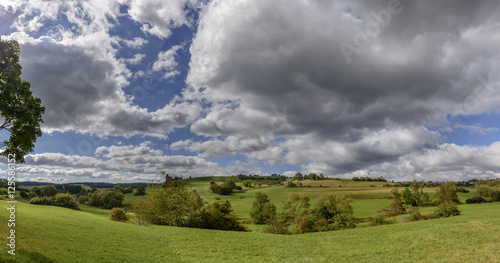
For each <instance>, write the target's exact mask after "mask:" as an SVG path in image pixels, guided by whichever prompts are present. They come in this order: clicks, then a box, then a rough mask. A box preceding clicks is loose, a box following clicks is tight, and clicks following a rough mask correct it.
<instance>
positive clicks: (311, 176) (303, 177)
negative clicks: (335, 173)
mask: <svg viewBox="0 0 500 263" xmlns="http://www.w3.org/2000/svg"><path fill="white" fill-rule="evenodd" d="M325 178H326V177H325V176H324V175H323V174H322V173H320V174H319V175H317V174H316V173H309V174H302V173H301V172H298V173H296V174H295V175H294V176H293V177H292V180H298V181H301V180H324V179H325Z"/></svg>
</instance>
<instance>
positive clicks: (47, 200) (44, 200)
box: [30, 196, 56, 205]
mask: <svg viewBox="0 0 500 263" xmlns="http://www.w3.org/2000/svg"><path fill="white" fill-rule="evenodd" d="M30 204H33V205H56V204H55V202H54V199H53V198H51V197H47V196H42V197H33V198H31V200H30Z"/></svg>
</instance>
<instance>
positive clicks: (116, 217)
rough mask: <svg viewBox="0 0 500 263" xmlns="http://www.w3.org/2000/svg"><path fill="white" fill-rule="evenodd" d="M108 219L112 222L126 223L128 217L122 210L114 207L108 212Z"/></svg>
mask: <svg viewBox="0 0 500 263" xmlns="http://www.w3.org/2000/svg"><path fill="white" fill-rule="evenodd" d="M109 219H111V220H113V221H120V222H126V221H127V220H128V216H127V213H126V212H125V210H123V208H121V207H115V208H113V209H111V211H109Z"/></svg>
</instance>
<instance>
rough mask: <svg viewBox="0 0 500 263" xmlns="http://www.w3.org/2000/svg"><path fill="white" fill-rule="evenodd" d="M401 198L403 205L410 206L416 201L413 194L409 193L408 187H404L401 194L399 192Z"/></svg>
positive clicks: (415, 203) (414, 204)
mask: <svg viewBox="0 0 500 263" xmlns="http://www.w3.org/2000/svg"><path fill="white" fill-rule="evenodd" d="M401 198H402V201H403V204H405V205H410V206H416V205H417V202H416V200H415V198H414V196H413V194H412V193H411V191H410V189H408V188H405V190H404V191H403V194H401Z"/></svg>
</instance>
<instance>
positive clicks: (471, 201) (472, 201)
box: [465, 195, 486, 204]
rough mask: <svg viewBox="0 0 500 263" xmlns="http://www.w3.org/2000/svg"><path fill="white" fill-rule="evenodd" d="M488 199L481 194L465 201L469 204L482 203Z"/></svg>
mask: <svg viewBox="0 0 500 263" xmlns="http://www.w3.org/2000/svg"><path fill="white" fill-rule="evenodd" d="M485 202H486V200H485V199H484V198H483V197H482V196H480V195H475V196H473V197H471V198H469V199H467V200H465V203H467V204H480V203H485Z"/></svg>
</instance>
